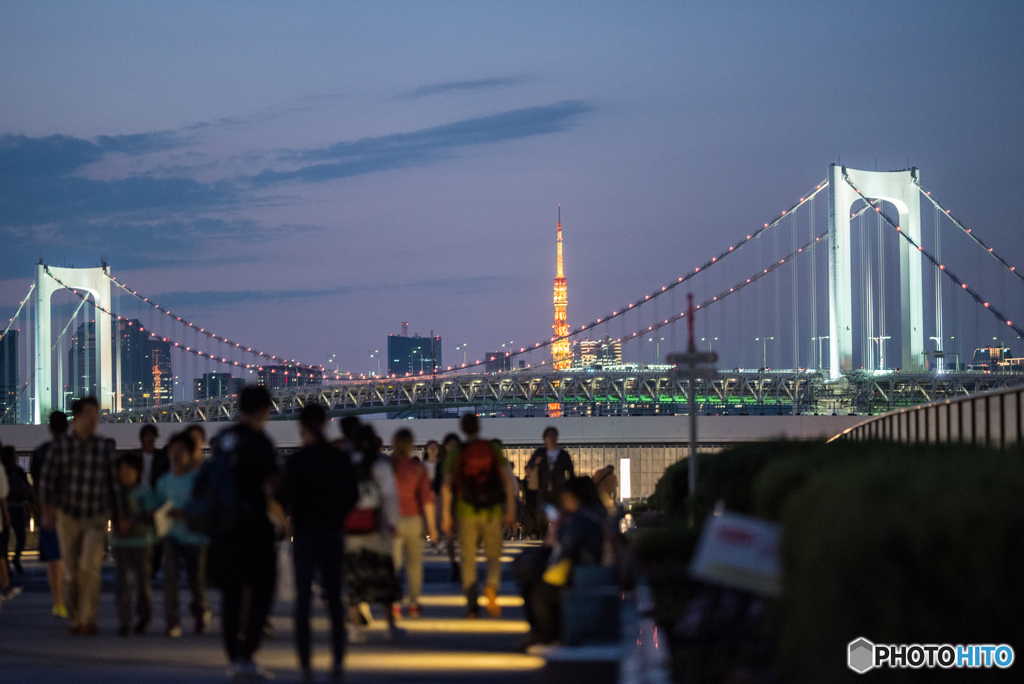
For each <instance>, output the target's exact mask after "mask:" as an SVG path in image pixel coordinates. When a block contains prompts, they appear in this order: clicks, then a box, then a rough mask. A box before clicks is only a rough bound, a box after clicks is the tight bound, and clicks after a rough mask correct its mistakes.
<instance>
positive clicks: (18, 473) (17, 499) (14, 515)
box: [0, 446, 32, 575]
mask: <svg viewBox="0 0 1024 684" xmlns="http://www.w3.org/2000/svg"><path fill="white" fill-rule="evenodd" d="M0 463H2V464H3V468H4V471H5V474H6V475H7V484H8V486H9V487H10V493H9V494H8V495H7V512H8V514H9V515H10V517H11V528H10V530H7V529H6V528H5V530H4V535H5V536H4V544H3V551H4V558H6V557H7V552H8V549H7V546H8V544H9V542H8V541H7V537H6V535H7V534H8V532H14V558H13V559H12V565H13V566H14V572H15V573H16V574H18V575H20V574H22V573H24V572H25V570H24V568H22V567H21V554H22V552H23V551H24V550H25V529H26V528H27V527H28V522H27V520H26V517H25V504H26V503H27V502H28V501H29V500H30V499H31V498H32V485H30V484H29V482H28V474H27V473H26V472H25V469H24V468H22V467H21V466H19V465H18V454H17V452H16V451H15V450H14V447H12V446H5V447H2V448H0Z"/></svg>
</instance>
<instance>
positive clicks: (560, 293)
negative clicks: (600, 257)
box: [551, 204, 572, 370]
mask: <svg viewBox="0 0 1024 684" xmlns="http://www.w3.org/2000/svg"><path fill="white" fill-rule="evenodd" d="M567 303H568V294H567V292H566V285H565V273H564V272H563V270H562V205H561V204H559V205H558V271H557V273H556V274H555V324H554V325H553V326H552V328H553V329H554V331H555V335H554V336H555V337H556V338H558V337H565V336H566V335H568V334H569V321H568V319H567V318H566V314H565V306H566V304H567ZM551 358H552V361H553V362H554V363H553V364H552V365H553V366H554V368H555V370H566V369H567V368H569V366H570V365H572V360H571V359H570V352H569V339H568V338H566V339H564V340H559V341H557V342H555V343H554V344H552V345H551Z"/></svg>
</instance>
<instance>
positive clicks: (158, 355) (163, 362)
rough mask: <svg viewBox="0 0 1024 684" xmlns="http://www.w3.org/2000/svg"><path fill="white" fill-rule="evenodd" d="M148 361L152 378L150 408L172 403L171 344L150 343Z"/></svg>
mask: <svg viewBox="0 0 1024 684" xmlns="http://www.w3.org/2000/svg"><path fill="white" fill-rule="evenodd" d="M150 359H151V360H152V363H153V365H152V367H151V369H150V373H151V374H152V376H153V403H152V406H162V405H164V404H173V403H174V371H173V369H172V368H171V343H170V342H164V341H163V340H152V341H151V342H150Z"/></svg>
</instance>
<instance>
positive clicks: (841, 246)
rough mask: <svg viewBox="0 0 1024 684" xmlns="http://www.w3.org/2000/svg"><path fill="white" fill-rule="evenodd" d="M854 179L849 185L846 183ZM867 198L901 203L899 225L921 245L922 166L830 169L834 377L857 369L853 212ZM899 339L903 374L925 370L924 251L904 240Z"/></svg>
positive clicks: (831, 360) (831, 356) (831, 357)
mask: <svg viewBox="0 0 1024 684" xmlns="http://www.w3.org/2000/svg"><path fill="white" fill-rule="evenodd" d="M847 178H849V182H847ZM851 183H852V184H853V185H855V186H856V187H857V188H858V189H859V190H860V191H861V192H862V193H864V197H866V198H870V199H872V200H885V201H887V202H891V203H892V204H894V205H896V208H897V210H898V211H899V216H900V218H899V227H900V230H901V231H903V232H904V233H905V234H906V235H907V237H909V238H910V239H911V240H913V241H914V242H915V243H916V244H918V245H920V244H921V195H920V191H919V185H918V184H919V183H920V178H919V176H918V170H917V168H911V169H909V170H906V171H859V170H857V169H848V168H846V167H845V166H836V165H835V164H832V166H831V167H830V168H829V184H828V195H829V209H828V240H829V256H828V300H829V309H828V319H829V341H828V345H829V364H830V375H831V377H832V379H833V380H834V379H837V378H839V377H840V376H841V374H842V372H843V371H851V370H853V292H852V289H853V288H852V282H853V281H852V274H851V267H850V208H851V207H852V206H853V203H854V202H856V201H857V200H858V199H860V195H858V194H857V191H856V190H854V188H853V186H852V185H851ZM899 249H900V323H901V329H900V340H901V342H902V350H901V351H902V365H901V366H900V367H901V368H902V369H903V370H907V371H919V370H922V368H923V366H924V313H923V307H924V295H923V289H924V288H923V285H922V283H921V253H920V252H919V251H918V250H916V249H913V248H912V247H911V246H910V245H909V244H907V243H906V241H905V240H902V239H901V240H900V243H899Z"/></svg>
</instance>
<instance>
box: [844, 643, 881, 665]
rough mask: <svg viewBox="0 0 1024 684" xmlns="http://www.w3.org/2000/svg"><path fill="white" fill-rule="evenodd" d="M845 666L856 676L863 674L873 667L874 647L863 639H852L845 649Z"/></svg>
mask: <svg viewBox="0 0 1024 684" xmlns="http://www.w3.org/2000/svg"><path fill="white" fill-rule="evenodd" d="M846 664H847V665H849V667H850V669H851V670H853V671H854V672H856V673H857V674H864V673H865V672H867V671H868V670H870V669H871V668H873V667H874V666H875V645H874V644H873V643H871V642H870V641H868V640H867V639H865V638H864V637H860V638H859V639H854V640H853V641H851V642H850V645H849V647H848V648H847V653H846Z"/></svg>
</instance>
